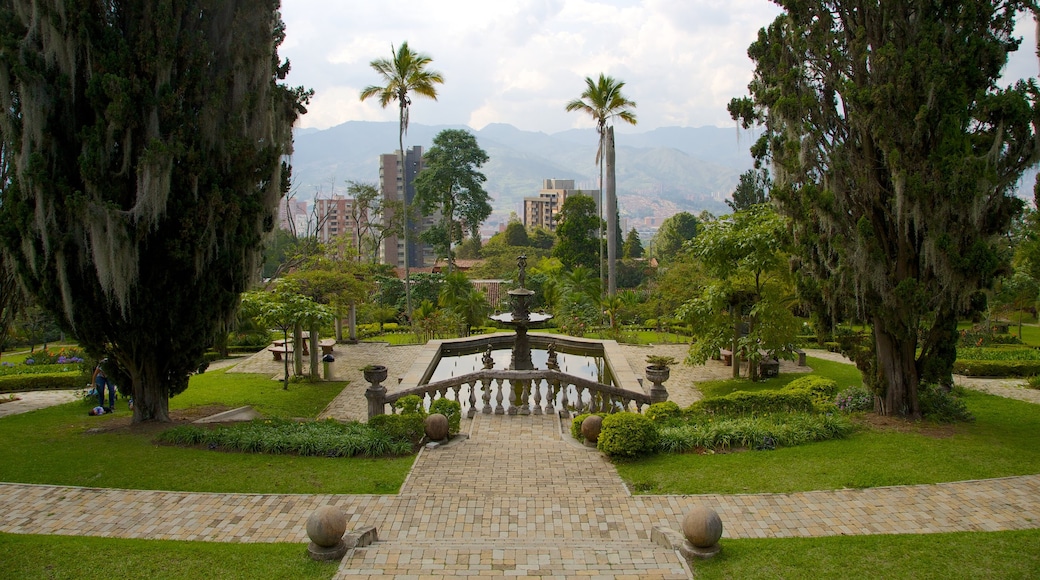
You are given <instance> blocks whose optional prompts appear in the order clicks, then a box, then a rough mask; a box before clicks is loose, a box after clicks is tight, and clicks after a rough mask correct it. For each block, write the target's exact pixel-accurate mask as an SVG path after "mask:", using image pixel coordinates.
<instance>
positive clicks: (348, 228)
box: [314, 195, 368, 248]
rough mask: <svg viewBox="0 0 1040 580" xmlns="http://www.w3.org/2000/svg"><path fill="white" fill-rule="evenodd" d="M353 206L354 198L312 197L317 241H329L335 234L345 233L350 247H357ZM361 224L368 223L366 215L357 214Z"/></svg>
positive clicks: (335, 196)
mask: <svg viewBox="0 0 1040 580" xmlns="http://www.w3.org/2000/svg"><path fill="white" fill-rule="evenodd" d="M353 208H354V199H353V198H349V197H343V196H342V195H333V196H332V197H328V198H315V199H314V214H315V217H316V218H317V220H318V223H317V224H316V226H317V229H318V241H320V242H322V243H328V242H331V241H332V240H333V239H335V238H336V237H337V236H340V235H341V234H344V233H346V234H347V236H348V237H349V239H350V243H351V247H352V248H357V245H358V235H357V228H356V227H354V226H355V224H354V217H353V216H352V215H351V212H352V211H353ZM358 218H359V219H360V220H361V223H362V224H366V223H368V216H358Z"/></svg>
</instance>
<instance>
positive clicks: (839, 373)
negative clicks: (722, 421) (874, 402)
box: [697, 356, 863, 397]
mask: <svg viewBox="0 0 1040 580" xmlns="http://www.w3.org/2000/svg"><path fill="white" fill-rule="evenodd" d="M805 362H806V364H807V365H809V367H810V368H812V370H813V372H812V374H814V375H820V376H824V377H827V378H829V379H833V380H834V382H836V383H838V389H839V390H841V389H844V388H845V387H847V386H849V385H861V384H863V377H862V375H860V372H859V370H857V369H856V367H855V365H851V364H846V363H840V362H833V361H829V360H825V359H821V358H816V357H811V356H809V357H805ZM802 376H805V375H803V374H801V373H798V374H792V373H788V374H781V375H780V376H778V377H774V378H771V379H763V380H760V381H758V382H752V381H751V380H749V379H725V380H718V381H704V382H700V383H697V388H698V389H699V390H700V391H701V393H703V394H704V396H705V397H721V396H723V395H728V394H730V393H732V392H734V391H766V390H774V389H779V388H781V387H783V386H784V385H786V384H787V383H789V382H791V381H793V380H795V379H797V378H799V377H802Z"/></svg>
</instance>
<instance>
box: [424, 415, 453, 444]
mask: <svg viewBox="0 0 1040 580" xmlns="http://www.w3.org/2000/svg"><path fill="white" fill-rule="evenodd" d="M424 429H425V431H426V436H427V437H429V438H430V441H443V440H445V439H447V438H448V418H447V417H445V416H444V415H441V414H440V413H434V414H432V415H430V416H429V417H427V418H426V422H425V425H424Z"/></svg>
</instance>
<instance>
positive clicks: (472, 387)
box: [466, 382, 477, 419]
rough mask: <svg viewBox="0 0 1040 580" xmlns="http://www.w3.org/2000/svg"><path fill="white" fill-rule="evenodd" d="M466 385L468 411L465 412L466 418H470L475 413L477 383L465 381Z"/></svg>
mask: <svg viewBox="0 0 1040 580" xmlns="http://www.w3.org/2000/svg"><path fill="white" fill-rule="evenodd" d="M466 386H467V387H469V411H467V412H466V418H467V419H472V418H473V415H476V414H477V383H476V382H473V383H467V384H466Z"/></svg>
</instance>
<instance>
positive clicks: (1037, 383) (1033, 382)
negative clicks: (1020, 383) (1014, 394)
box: [1026, 375, 1040, 389]
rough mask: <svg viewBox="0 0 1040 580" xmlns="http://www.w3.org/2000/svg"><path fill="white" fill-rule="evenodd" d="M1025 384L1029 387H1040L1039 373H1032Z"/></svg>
mask: <svg viewBox="0 0 1040 580" xmlns="http://www.w3.org/2000/svg"><path fill="white" fill-rule="evenodd" d="M1026 385H1027V386H1028V387H1029V388H1030V389H1040V375H1033V376H1031V377H1029V381H1028V382H1027V383H1026Z"/></svg>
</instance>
